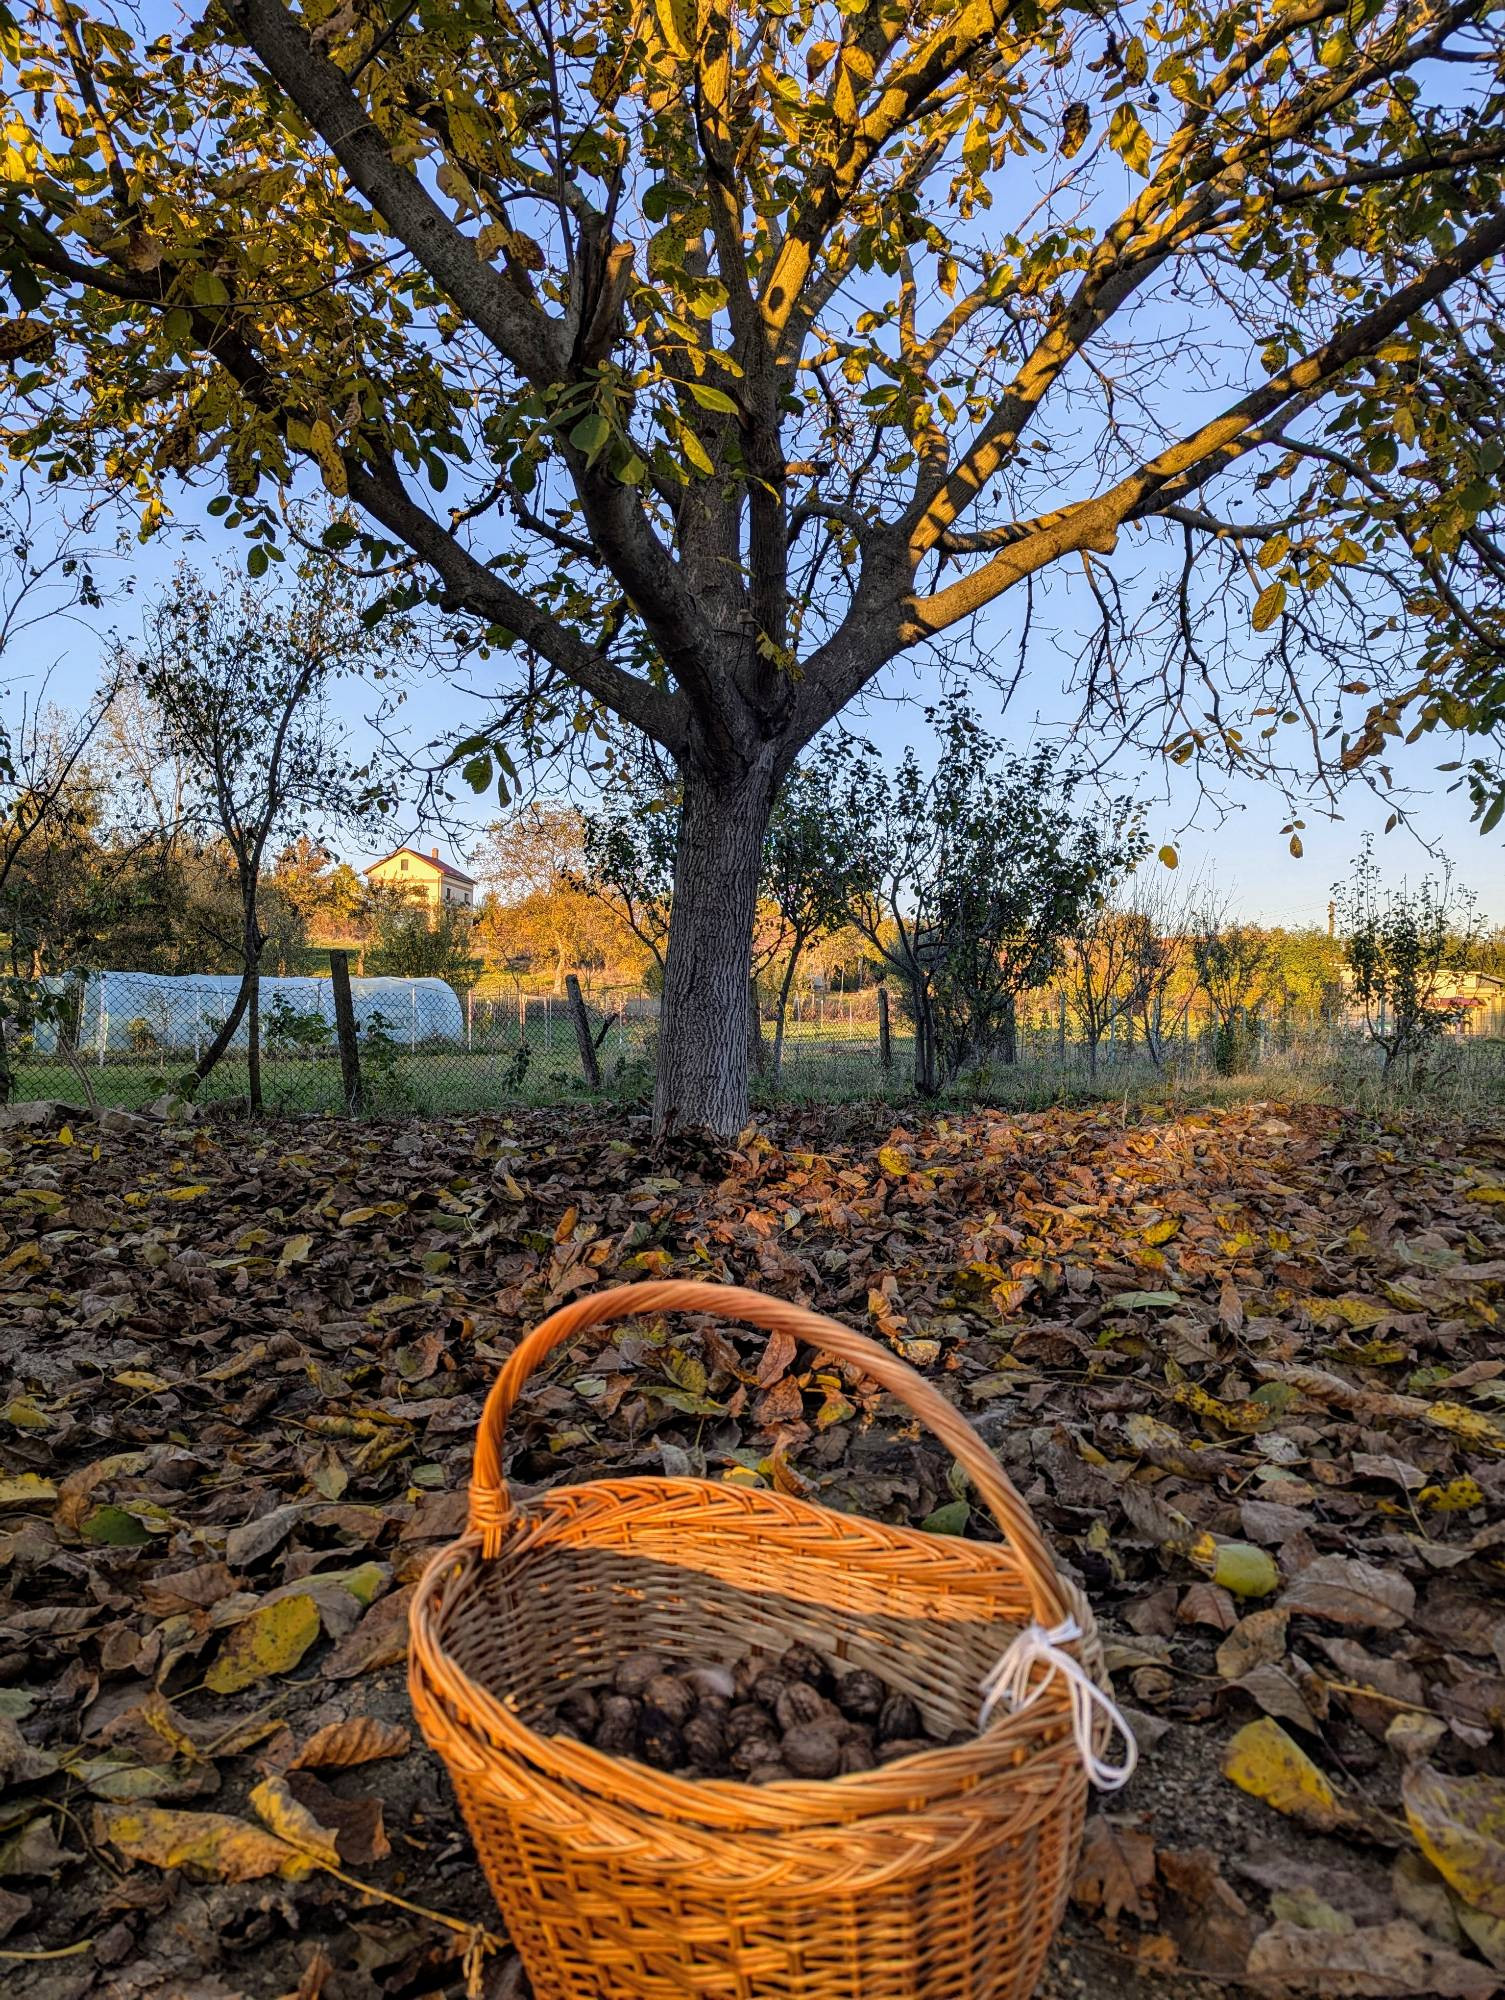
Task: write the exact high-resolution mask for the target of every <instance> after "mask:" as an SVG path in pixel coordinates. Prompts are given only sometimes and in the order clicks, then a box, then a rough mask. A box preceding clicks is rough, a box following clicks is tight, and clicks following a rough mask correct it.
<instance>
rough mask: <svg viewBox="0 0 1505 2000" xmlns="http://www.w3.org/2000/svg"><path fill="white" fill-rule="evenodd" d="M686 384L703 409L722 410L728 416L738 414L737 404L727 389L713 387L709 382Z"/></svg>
mask: <svg viewBox="0 0 1505 2000" xmlns="http://www.w3.org/2000/svg"><path fill="white" fill-rule="evenodd" d="M686 386H687V387H688V389H689V391H690V394H691V395H692V396H693V397H694V398H695V400H696V402H697V403H699V405H700V407H701V408H702V409H703V410H720V411H721V412H722V413H723V414H724V415H726V416H728V417H734V416H736V414H737V405H736V404H735V403H734V402H733V401H732V399H731V397H730V396H729V395H728V394H727V393H726V391H725V389H713V388H712V387H711V386H710V384H709V383H708V382H690V383H688V384H687V385H686Z"/></svg>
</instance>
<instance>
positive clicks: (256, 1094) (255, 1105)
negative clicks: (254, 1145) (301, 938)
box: [246, 966, 261, 1115]
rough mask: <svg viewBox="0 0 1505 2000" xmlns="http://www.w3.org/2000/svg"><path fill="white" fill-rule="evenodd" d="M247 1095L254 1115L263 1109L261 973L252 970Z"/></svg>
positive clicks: (248, 1003)
mask: <svg viewBox="0 0 1505 2000" xmlns="http://www.w3.org/2000/svg"><path fill="white" fill-rule="evenodd" d="M246 1095H247V1096H248V1097H249V1099H250V1101H251V1111H252V1113H253V1115H254V1114H255V1113H256V1112H259V1111H260V1109H261V972H260V968H259V967H256V966H253V967H252V969H251V993H250V997H249V999H248V1000H247V1001H246Z"/></svg>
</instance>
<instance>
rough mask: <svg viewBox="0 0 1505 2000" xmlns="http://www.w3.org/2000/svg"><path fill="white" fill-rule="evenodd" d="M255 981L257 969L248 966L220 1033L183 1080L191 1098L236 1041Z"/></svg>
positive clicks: (241, 976)
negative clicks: (236, 1032) (237, 1031)
mask: <svg viewBox="0 0 1505 2000" xmlns="http://www.w3.org/2000/svg"><path fill="white" fill-rule="evenodd" d="M255 981H256V967H255V966H254V965H252V966H248V967H247V968H246V970H245V971H244V972H242V974H241V975H240V987H239V989H238V991H237V992H236V995H235V998H234V1000H233V1001H232V1002H231V1006H230V1011H229V1013H228V1014H227V1015H226V1016H225V1018H224V1020H223V1022H222V1023H221V1024H220V1029H219V1033H218V1034H217V1035H216V1036H215V1037H214V1040H213V1041H212V1042H211V1043H210V1044H209V1046H208V1048H206V1049H205V1051H204V1053H203V1054H202V1055H201V1056H200V1057H199V1059H198V1061H197V1062H196V1063H195V1064H194V1066H193V1068H192V1069H191V1070H190V1071H189V1073H188V1075H187V1076H186V1077H185V1078H184V1080H183V1082H184V1087H185V1089H186V1092H187V1094H188V1095H189V1096H190V1097H191V1096H192V1095H193V1093H194V1091H195V1090H197V1088H198V1086H199V1085H200V1084H201V1083H202V1082H203V1081H204V1078H205V1077H206V1076H208V1075H209V1073H210V1071H211V1070H212V1069H214V1068H215V1067H216V1065H217V1064H218V1062H219V1059H220V1057H221V1056H222V1055H223V1054H224V1053H225V1050H226V1049H227V1048H229V1046H230V1044H231V1042H233V1041H234V1039H235V1031H236V1029H237V1028H238V1027H239V1026H240V1024H241V1021H242V1019H243V1018H244V1016H245V1011H246V1008H247V1007H248V1006H249V1005H250V1002H251V988H252V986H253V985H254V984H255Z"/></svg>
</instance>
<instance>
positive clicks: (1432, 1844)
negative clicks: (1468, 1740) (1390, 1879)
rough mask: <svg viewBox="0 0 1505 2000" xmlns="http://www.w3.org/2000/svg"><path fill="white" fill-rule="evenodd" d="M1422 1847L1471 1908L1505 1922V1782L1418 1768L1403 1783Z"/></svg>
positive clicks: (1403, 1793)
mask: <svg viewBox="0 0 1505 2000" xmlns="http://www.w3.org/2000/svg"><path fill="white" fill-rule="evenodd" d="M1401 1798H1402V1800H1403V1801H1404V1803H1405V1808H1406V1823H1407V1825H1408V1826H1409V1827H1410V1829H1411V1831H1412V1833H1413V1834H1414V1835H1415V1836H1416V1842H1417V1845H1418V1846H1419V1847H1420V1848H1421V1850H1422V1852H1423V1853H1424V1854H1425V1855H1426V1857H1427V1859H1428V1861H1430V1862H1431V1864H1432V1866H1433V1867H1434V1868H1435V1869H1436V1870H1437V1872H1438V1873H1439V1874H1440V1875H1442V1876H1445V1877H1446V1879H1447V1881H1448V1882H1449V1883H1450V1884H1451V1885H1452V1887H1453V1888H1454V1889H1456V1890H1457V1892H1458V1894H1459V1895H1460V1896H1461V1897H1462V1898H1463V1901H1464V1902H1465V1903H1468V1904H1471V1905H1472V1906H1473V1907H1474V1908H1475V1909H1478V1910H1482V1911H1483V1912H1484V1913H1485V1915H1486V1916H1491V1917H1505V1779H1502V1778H1454V1777H1449V1776H1447V1775H1446V1774H1444V1773H1443V1772H1441V1771H1435V1770H1433V1769H1431V1767H1430V1766H1428V1765H1425V1764H1412V1765H1411V1766H1410V1767H1409V1768H1408V1770H1407V1771H1406V1775H1405V1777H1404V1778H1403V1779H1402V1781H1401Z"/></svg>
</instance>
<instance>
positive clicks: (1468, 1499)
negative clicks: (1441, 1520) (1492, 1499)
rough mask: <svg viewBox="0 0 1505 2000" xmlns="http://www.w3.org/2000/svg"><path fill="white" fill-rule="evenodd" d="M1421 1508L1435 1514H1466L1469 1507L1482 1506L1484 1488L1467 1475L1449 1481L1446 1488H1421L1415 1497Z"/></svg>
mask: <svg viewBox="0 0 1505 2000" xmlns="http://www.w3.org/2000/svg"><path fill="white" fill-rule="evenodd" d="M1416 1498H1417V1501H1418V1503H1419V1504H1420V1505H1421V1506H1423V1507H1430V1508H1431V1509H1432V1510H1433V1512H1434V1513H1437V1514H1466V1513H1467V1512H1468V1511H1469V1509H1470V1508H1471V1507H1482V1506H1483V1505H1484V1488H1483V1487H1482V1486H1481V1485H1480V1484H1479V1482H1478V1480H1477V1479H1470V1478H1469V1476H1468V1474H1467V1473H1464V1474H1463V1476H1462V1477H1461V1478H1458V1479H1450V1480H1449V1481H1448V1483H1447V1485H1446V1486H1423V1487H1422V1489H1421V1491H1420V1492H1419V1493H1418V1494H1417V1496H1416Z"/></svg>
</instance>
